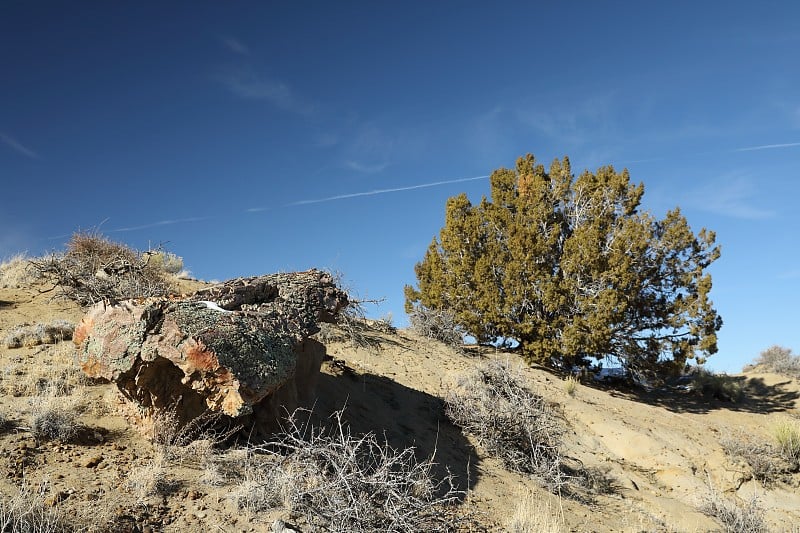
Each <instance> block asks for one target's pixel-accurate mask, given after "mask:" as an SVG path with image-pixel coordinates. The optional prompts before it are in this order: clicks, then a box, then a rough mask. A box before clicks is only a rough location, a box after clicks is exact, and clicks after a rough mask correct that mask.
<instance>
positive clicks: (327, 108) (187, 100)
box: [0, 0, 800, 371]
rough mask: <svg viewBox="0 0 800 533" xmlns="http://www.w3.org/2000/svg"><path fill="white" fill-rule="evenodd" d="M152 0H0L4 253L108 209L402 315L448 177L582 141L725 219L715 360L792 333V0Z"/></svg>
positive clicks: (587, 150) (222, 261)
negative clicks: (324, 275) (317, 279)
mask: <svg viewBox="0 0 800 533" xmlns="http://www.w3.org/2000/svg"><path fill="white" fill-rule="evenodd" d="M161 4H164V3H161V2H158V3H157V2H136V3H134V2H113V3H109V2H78V3H76V2H26V1H13V0H3V1H2V2H0V68H2V82H1V83H0V180H1V182H2V184H3V186H2V191H1V192H0V258H3V257H8V256H10V255H13V254H14V253H16V252H20V251H27V252H28V253H29V254H32V255H36V254H41V253H44V252H46V251H48V250H52V249H58V248H61V247H62V246H63V244H64V242H65V241H66V239H67V236H68V235H69V234H70V233H72V232H73V231H75V230H78V229H90V228H95V227H98V226H99V227H100V229H101V230H102V231H103V232H104V233H105V234H107V235H108V236H109V237H111V238H113V239H115V240H119V241H122V242H125V243H127V244H129V245H131V246H134V247H137V248H147V247H148V245H150V244H152V245H157V244H159V243H166V246H167V248H168V249H170V250H172V251H174V252H175V253H177V254H179V255H181V256H183V257H184V258H185V262H186V266H187V267H188V268H189V269H190V270H191V271H192V272H193V273H194V274H195V275H196V276H198V277H200V278H203V279H225V278H229V277H235V276H240V275H255V274H261V273H268V272H273V271H277V270H295V269H306V268H309V267H321V268H328V269H332V270H336V271H340V272H342V273H343V274H344V277H345V280H346V281H347V282H348V284H349V285H350V286H351V287H352V288H353V289H355V290H356V292H357V293H358V294H359V295H360V296H361V297H364V298H385V301H384V303H382V304H381V305H380V307H378V308H376V309H372V310H371V314H373V315H375V316H380V315H382V314H385V313H387V312H392V313H393V314H394V316H395V320H396V322H397V323H399V324H400V325H402V324H403V323H404V322H405V317H404V315H403V298H402V287H403V285H404V284H405V283H412V282H413V281H414V274H413V266H414V264H415V263H416V262H417V261H418V260H420V259H421V257H422V254H423V253H424V251H425V248H426V247H427V245H428V243H429V242H430V240H431V238H432V237H433V235H434V234H436V233H438V231H439V229H440V227H441V226H442V224H443V219H444V203H445V200H446V199H447V198H448V197H449V196H452V195H455V194H458V193H460V192H466V193H467V194H468V195H469V196H470V198H472V199H473V200H474V201H478V200H479V199H480V197H481V195H483V194H487V193H488V180H486V179H483V178H481V179H473V180H467V178H477V177H479V176H485V175H488V174H489V173H490V172H491V171H492V170H493V169H496V168H498V167H501V166H506V167H508V166H512V165H513V164H514V161H515V159H516V158H517V157H518V156H520V155H523V154H524V153H527V152H531V153H533V154H535V155H536V156H537V158H538V159H539V160H540V161H542V162H544V163H545V164H548V163H549V162H550V161H551V160H552V159H553V158H555V157H562V156H564V155H568V156H569V157H570V159H571V161H572V164H573V169H575V170H576V171H578V172H579V171H580V170H582V169H585V168H590V169H595V168H597V167H598V166H600V165H605V164H613V165H614V166H615V167H618V168H623V167H627V168H628V169H629V170H630V172H631V175H632V179H633V180H634V181H636V182H638V181H643V182H644V183H645V187H646V193H645V198H644V203H645V207H646V208H647V209H649V210H651V211H652V212H654V213H655V214H658V215H663V213H664V212H665V211H666V210H667V209H670V208H672V207H674V206H676V205H679V206H680V207H681V208H682V210H683V211H684V213H685V215H686V216H687V218H688V220H689V222H690V224H691V225H692V226H693V228H695V229H696V230H699V229H700V228H701V227H707V228H709V229H712V230H715V231H716V232H717V235H718V242H719V243H720V244H721V245H722V258H721V259H720V260H719V261H718V262H717V263H715V264H714V265H713V267H712V275H713V278H714V290H713V291H712V298H713V300H714V302H715V304H716V306H717V308H718V310H719V311H720V313H721V314H722V316H723V319H724V320H725V326H724V327H723V329H722V331H721V332H720V343H719V346H720V353H719V354H717V355H716V356H714V357H713V358H712V359H711V361H710V366H712V367H714V368H715V369H719V370H727V371H737V370H738V369H739V368H740V367H741V366H742V364H744V363H745V362H747V361H749V360H750V359H752V358H753V357H754V356H755V355H757V354H758V352H760V351H761V350H762V349H764V348H766V347H768V346H770V345H771V344H775V343H777V344H782V345H784V346H788V347H791V348H793V349H795V350H796V351H797V350H800V334H799V333H798V327H797V317H798V313H797V302H798V301H799V300H800V291H798V285H799V284H800V264H798V258H799V257H800V252H798V247H797V242H798V241H797V237H796V234H797V230H798V228H800V216H799V215H798V208H797V200H796V199H797V198H798V197H800V182H799V181H798V169H799V168H800V90H798V87H800V61H798V51H800V4H797V3H796V2H789V1H786V2H760V3H755V2H724V3H722V2H714V3H712V2H661V3H655V2H591V3H590V2H571V3H567V2H542V3H533V2H518V3H517V2H492V3H489V2H402V3H400V2H394V3H389V2H236V3H227V2H171V3H169V5H166V6H165V5H161ZM454 180H461V181H454ZM450 181H452V182H451V183H440V182H450ZM437 183H438V185H432V184H437ZM427 185H431V186H427ZM362 193H368V194H362ZM315 200H321V201H315Z"/></svg>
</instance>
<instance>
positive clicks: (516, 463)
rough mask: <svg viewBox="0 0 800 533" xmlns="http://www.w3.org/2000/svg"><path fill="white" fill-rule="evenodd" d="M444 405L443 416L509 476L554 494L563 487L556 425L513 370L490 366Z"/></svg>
mask: <svg viewBox="0 0 800 533" xmlns="http://www.w3.org/2000/svg"><path fill="white" fill-rule="evenodd" d="M445 401H446V413H447V416H448V417H449V418H450V419H451V420H452V421H453V422H454V423H455V424H457V425H458V426H461V427H462V428H463V429H464V431H466V432H468V433H470V434H472V435H473V436H474V437H475V438H476V439H477V440H478V442H479V444H480V445H481V446H482V447H483V448H485V449H486V451H487V452H489V453H491V454H492V455H494V456H496V457H499V458H500V459H501V460H502V461H503V463H504V464H505V466H506V468H508V469H509V470H513V471H515V472H523V473H528V474H533V475H534V476H536V477H538V478H539V479H540V480H541V482H542V483H543V484H544V486H546V487H547V488H548V489H550V490H552V491H554V492H557V491H560V490H561V489H562V488H563V487H564V486H565V484H566V483H567V482H568V476H567V475H566V474H565V470H564V464H563V461H562V456H561V453H560V451H559V447H558V442H559V436H560V435H561V433H562V429H561V424H560V422H559V421H558V419H557V418H556V416H555V414H554V413H553V410H552V408H551V407H550V405H549V404H548V403H547V401H546V400H545V399H544V398H543V397H542V396H540V395H538V394H535V393H533V392H532V391H530V390H529V389H528V387H527V386H526V384H525V378H524V376H523V375H522V373H521V371H520V370H519V369H518V368H515V367H512V366H511V365H510V364H508V363H507V362H502V361H498V360H491V361H489V362H487V363H485V364H483V365H481V366H479V367H478V368H477V369H476V370H475V371H474V372H473V373H471V374H469V375H467V376H464V377H462V378H461V379H460V380H459V382H458V386H457V387H456V388H455V389H454V390H452V391H451V392H450V393H449V394H448V395H447V397H446V398H445Z"/></svg>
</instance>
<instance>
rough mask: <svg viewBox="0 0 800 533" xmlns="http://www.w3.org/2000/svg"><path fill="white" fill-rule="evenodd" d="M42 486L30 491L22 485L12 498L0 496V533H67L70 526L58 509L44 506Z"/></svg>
mask: <svg viewBox="0 0 800 533" xmlns="http://www.w3.org/2000/svg"><path fill="white" fill-rule="evenodd" d="M45 489H46V486H45V485H42V486H41V487H39V488H38V489H37V490H31V488H29V487H28V486H27V485H23V486H22V488H20V490H19V492H17V493H16V494H14V495H13V496H6V495H2V496H0V531H2V532H3V533H67V532H71V531H76V530H78V528H75V527H72V526H70V525H69V524H68V523H67V521H66V520H65V518H64V517H63V516H62V514H61V513H60V512H59V511H58V509H56V508H53V507H51V506H48V505H46V503H45Z"/></svg>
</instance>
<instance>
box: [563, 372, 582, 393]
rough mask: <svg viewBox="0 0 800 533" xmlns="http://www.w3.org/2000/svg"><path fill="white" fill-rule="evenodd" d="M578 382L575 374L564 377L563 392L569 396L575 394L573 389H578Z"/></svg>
mask: <svg viewBox="0 0 800 533" xmlns="http://www.w3.org/2000/svg"><path fill="white" fill-rule="evenodd" d="M578 383H580V381H579V380H578V378H577V376H575V375H573V374H570V375H569V376H567V377H566V378H564V392H566V393H567V394H568V395H570V396H575V391H576V390H578Z"/></svg>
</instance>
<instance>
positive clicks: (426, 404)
mask: <svg viewBox="0 0 800 533" xmlns="http://www.w3.org/2000/svg"><path fill="white" fill-rule="evenodd" d="M323 369H324V370H326V371H325V372H322V373H321V374H320V380H319V383H318V386H317V402H316V404H315V405H314V407H313V415H312V417H313V418H314V422H315V423H316V424H323V425H324V424H326V423H327V422H330V421H331V420H332V416H333V415H334V413H336V412H337V411H340V410H343V414H342V421H343V422H345V423H346V424H347V425H348V426H349V427H350V430H351V431H352V432H353V434H356V435H359V434H365V433H369V432H372V433H374V434H375V435H376V436H377V437H378V438H379V439H383V440H385V441H386V443H387V444H388V445H389V446H391V447H392V448H394V449H397V450H402V449H404V448H409V447H413V448H414V452H415V455H416V457H417V460H419V461H423V460H427V459H429V458H430V457H433V461H434V463H435V465H434V467H433V470H432V472H431V473H432V475H433V477H434V479H437V480H441V479H444V478H445V477H446V476H447V475H448V474H452V475H453V478H454V479H453V481H454V485H455V488H456V489H457V490H459V491H464V492H466V491H467V490H469V489H471V488H472V487H473V486H474V485H475V483H476V482H477V480H478V477H479V472H478V468H477V467H478V462H479V459H478V456H477V454H476V452H475V449H474V448H473V446H472V445H471V444H470V443H469V441H468V440H467V439H466V437H465V436H464V435H463V434H462V432H461V430H460V429H459V428H458V427H456V426H455V425H453V424H452V423H451V422H450V421H449V420H448V419H447V417H446V415H445V411H444V401H443V400H442V399H441V398H437V397H435V396H431V395H430V394H427V393H425V392H422V391H418V390H415V389H412V388H409V387H406V386H405V385H402V384H400V383H397V382H396V381H393V380H391V379H389V378H387V377H384V376H379V375H376V374H370V373H360V372H357V371H355V370H354V369H352V368H350V367H343V366H342V362H341V361H339V360H336V361H327V362H325V364H324V367H323Z"/></svg>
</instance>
